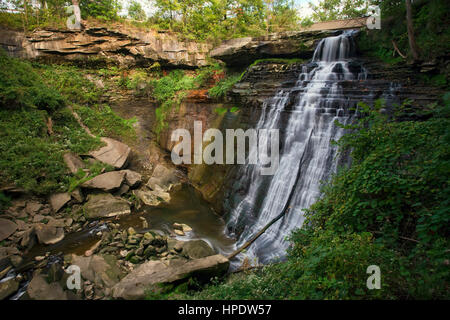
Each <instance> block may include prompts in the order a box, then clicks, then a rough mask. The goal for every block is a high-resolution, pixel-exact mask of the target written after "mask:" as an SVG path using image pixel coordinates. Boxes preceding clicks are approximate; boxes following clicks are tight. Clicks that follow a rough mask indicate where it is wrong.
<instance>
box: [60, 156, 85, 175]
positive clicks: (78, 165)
mask: <svg viewBox="0 0 450 320" xmlns="http://www.w3.org/2000/svg"><path fill="white" fill-rule="evenodd" d="M63 158H64V162H65V163H66V165H67V167H68V168H69V170H70V172H72V173H77V172H78V170H80V169H85V168H86V164H85V163H84V162H83V160H81V158H80V157H79V156H77V155H75V154H73V153H66V154H65V155H64V156H63Z"/></svg>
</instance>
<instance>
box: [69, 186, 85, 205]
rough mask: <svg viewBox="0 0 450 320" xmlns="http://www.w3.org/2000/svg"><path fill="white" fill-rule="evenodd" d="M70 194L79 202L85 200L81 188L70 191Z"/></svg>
mask: <svg viewBox="0 0 450 320" xmlns="http://www.w3.org/2000/svg"><path fill="white" fill-rule="evenodd" d="M70 196H71V197H72V198H73V199H75V201H76V202H77V203H82V202H83V201H84V197H83V193H82V192H81V190H80V189H78V188H77V189H75V190H73V191H72V192H71V193H70Z"/></svg>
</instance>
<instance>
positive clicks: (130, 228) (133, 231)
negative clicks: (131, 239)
mask: <svg viewBox="0 0 450 320" xmlns="http://www.w3.org/2000/svg"><path fill="white" fill-rule="evenodd" d="M127 231H128V235H130V236H132V235H134V234H136V230H134V228H133V227H129V228H128V230H127Z"/></svg>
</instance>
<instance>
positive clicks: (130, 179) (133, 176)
mask: <svg viewBox="0 0 450 320" xmlns="http://www.w3.org/2000/svg"><path fill="white" fill-rule="evenodd" d="M122 171H123V172H125V182H126V183H127V185H129V186H130V187H131V188H135V187H137V186H139V184H140V183H141V182H142V175H141V174H139V173H137V172H135V171H132V170H122Z"/></svg>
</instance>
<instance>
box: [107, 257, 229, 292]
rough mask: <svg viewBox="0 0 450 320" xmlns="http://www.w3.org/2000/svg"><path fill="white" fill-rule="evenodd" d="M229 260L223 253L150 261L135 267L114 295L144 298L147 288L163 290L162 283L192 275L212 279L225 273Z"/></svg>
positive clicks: (115, 289)
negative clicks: (173, 261)
mask: <svg viewBox="0 0 450 320" xmlns="http://www.w3.org/2000/svg"><path fill="white" fill-rule="evenodd" d="M228 266H229V261H228V259H227V258H225V257H224V256H222V255H215V256H210V257H206V258H202V259H196V260H191V261H187V262H186V261H182V262H180V263H179V264H177V265H175V264H173V265H171V264H169V265H166V264H165V263H163V262H161V261H148V262H145V263H143V264H141V265H140V266H139V267H137V268H136V269H134V270H133V271H132V272H131V273H129V274H128V275H127V276H126V277H125V278H123V279H122V280H121V281H120V282H119V283H118V284H116V285H115V286H114V287H113V289H112V293H113V297H114V298H121V299H143V298H144V297H145V291H146V290H152V291H158V290H161V287H160V284H164V283H171V282H174V281H178V280H183V279H187V278H189V277H191V276H194V277H203V278H205V279H210V278H211V277H214V276H219V275H222V274H224V273H225V272H226V271H227V270H228Z"/></svg>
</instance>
